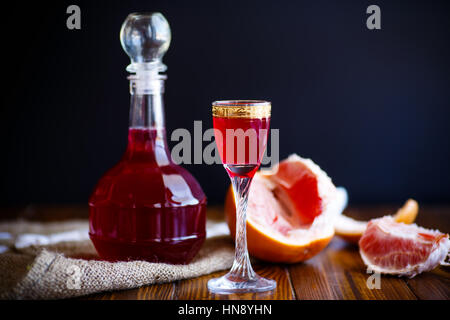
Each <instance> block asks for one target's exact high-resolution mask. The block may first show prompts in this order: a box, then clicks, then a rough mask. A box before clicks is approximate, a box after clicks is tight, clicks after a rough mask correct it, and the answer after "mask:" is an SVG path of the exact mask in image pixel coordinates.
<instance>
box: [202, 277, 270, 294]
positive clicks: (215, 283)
mask: <svg viewBox="0 0 450 320" xmlns="http://www.w3.org/2000/svg"><path fill="white" fill-rule="evenodd" d="M276 287H277V283H276V282H275V281H274V280H270V279H266V278H263V277H260V276H258V275H257V274H256V275H255V276H254V277H252V278H251V279H239V278H236V277H234V276H233V275H232V274H230V273H227V274H226V275H224V276H223V277H220V278H216V279H211V280H209V281H208V289H209V291H211V292H212V293H218V294H231V293H245V292H264V291H270V290H273V289H275V288H276Z"/></svg>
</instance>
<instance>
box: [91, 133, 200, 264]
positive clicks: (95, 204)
mask: <svg viewBox="0 0 450 320" xmlns="http://www.w3.org/2000/svg"><path fill="white" fill-rule="evenodd" d="M165 141H166V140H165V130H164V129H150V128H130V129H129V133H128V147H127V151H126V152H125V154H124V156H123V158H122V160H121V161H120V162H119V163H118V164H117V165H116V166H114V167H113V168H112V169H110V170H109V171H108V172H107V173H106V174H105V175H104V176H103V177H102V178H101V179H100V181H99V182H98V184H97V186H96V188H95V189H94V192H93V194H92V195H91V198H90V199H89V220H90V225H89V228H90V232H89V234H90V237H91V240H92V242H93V243H94V245H95V248H96V249H97V252H98V253H99V255H100V257H101V258H103V259H105V260H109V261H124V260H146V261H151V262H166V263H172V264H186V263H188V262H190V261H191V260H192V258H193V257H194V256H195V255H196V254H197V252H198V251H199V250H200V247H201V245H202V244H203V242H204V239H205V236H206V232H205V228H206V197H205V195H204V193H203V191H202V189H201V187H200V185H199V184H198V182H197V181H196V180H195V178H194V177H193V176H192V175H191V174H190V173H189V172H188V171H186V170H185V169H183V168H182V167H180V166H178V165H176V164H174V163H173V162H172V160H171V159H170V157H169V156H168V155H169V152H168V150H167V147H166V142H165Z"/></svg>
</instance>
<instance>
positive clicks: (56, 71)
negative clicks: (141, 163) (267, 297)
mask: <svg viewBox="0 0 450 320" xmlns="http://www.w3.org/2000/svg"><path fill="white" fill-rule="evenodd" d="M70 4H77V5H79V6H80V7H81V12H82V18H81V25H82V29H81V30H78V31H77V30H75V31H71V30H68V29H67V28H66V19H67V17H68V15H67V14H66V8H67V6H69V5H70ZM370 4H377V5H379V6H380V7H381V20H382V30H376V31H370V30H368V29H367V28H366V19H367V16H368V15H367V14H366V13H365V12H366V8H367V7H368V6H369V5H370ZM134 11H160V12H162V13H163V14H164V15H165V17H166V18H167V19H168V20H169V23H170V25H171V28H172V44H171V46H170V49H169V51H168V53H167V55H166V56H165V58H164V62H165V63H166V64H167V65H168V67H169V69H168V71H167V74H168V76H169V79H168V81H167V82H166V94H165V103H166V123H167V129H168V133H169V135H170V133H171V132H172V130H174V129H175V128H187V129H189V130H191V131H193V121H194V120H203V123H204V129H206V128H209V127H210V126H211V125H212V123H211V122H212V121H211V111H210V103H211V102H212V101H214V100H219V99H266V100H270V101H272V106H273V107H272V108H273V112H272V124H271V126H272V128H279V129H280V140H281V141H280V143H281V145H280V153H281V158H284V157H286V156H288V155H289V154H290V153H293V152H296V153H298V154H300V155H301V156H304V157H310V158H312V159H313V160H314V161H315V162H316V163H318V164H319V165H320V166H321V167H322V168H323V169H324V170H326V171H327V172H328V174H329V175H330V176H331V177H332V178H333V180H334V182H335V184H336V185H343V186H345V187H347V189H348V190H349V193H350V200H351V201H352V202H353V203H364V202H367V203H377V202H402V201H403V200H405V199H406V198H408V197H414V198H416V199H418V200H419V201H420V202H449V200H450V187H449V185H450V166H449V160H450V126H449V124H448V122H449V120H450V105H449V102H450V90H449V89H450V87H449V83H450V82H449V80H450V62H449V58H450V44H449V39H450V19H449V14H450V5H449V2H445V1H442V2H440V1H262V0H260V1H257V2H246V1H237V2H236V1H202V2H199V1H70V2H69V1H33V2H29V3H28V2H23V1H15V2H9V4H8V5H6V4H5V3H2V19H1V20H2V22H1V23H2V51H3V58H2V68H3V70H4V73H3V75H2V78H3V80H4V84H3V85H2V88H3V89H2V107H1V119H2V125H1V137H2V140H3V141H2V150H3V152H2V156H1V168H2V179H1V190H0V191H1V192H0V194H1V196H0V197H1V198H0V201H1V204H2V205H13V204H18V203H21V204H27V203H65V202H67V203H75V202H81V203H87V199H88V197H89V194H90V192H91V191H92V189H93V187H94V185H95V183H96V181H97V180H98V179H99V178H100V176H101V175H102V174H103V173H104V172H105V171H106V170H107V169H108V168H110V167H111V166H113V165H114V164H115V163H116V162H117V161H118V160H119V158H120V157H121V154H122V153H123V151H124V150H125V147H126V139H127V125H128V111H129V110H128V108H129V92H128V82H127V80H126V76H127V73H126V71H125V67H126V66H127V65H128V63H129V59H128V57H127V56H126V55H125V53H124V52H123V51H122V48H121V46H120V42H119V30H120V26H121V24H122V22H123V20H124V19H125V18H126V16H127V14H128V13H130V12H134ZM171 145H173V144H171ZM205 145H206V144H205ZM187 168H188V169H189V170H190V171H191V172H192V173H193V174H194V175H195V177H196V178H197V179H198V180H199V182H200V183H201V185H202V186H203V189H204V191H205V193H206V194H207V196H208V198H209V201H210V203H219V202H221V201H222V199H223V196H224V192H225V190H226V188H227V185H228V178H227V176H226V173H225V171H224V169H223V168H222V167H221V166H220V165H214V166H207V165H191V166H187Z"/></svg>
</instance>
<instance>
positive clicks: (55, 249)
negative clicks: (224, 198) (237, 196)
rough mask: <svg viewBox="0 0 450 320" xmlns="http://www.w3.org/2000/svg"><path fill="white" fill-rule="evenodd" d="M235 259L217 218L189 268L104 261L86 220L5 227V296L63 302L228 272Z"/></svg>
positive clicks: (0, 254)
mask: <svg viewBox="0 0 450 320" xmlns="http://www.w3.org/2000/svg"><path fill="white" fill-rule="evenodd" d="M233 258H234V247H233V244H232V241H231V238H230V236H229V234H228V230H227V227H226V225H225V223H224V222H217V221H212V220H211V221H208V223H207V239H206V240H205V243H204V245H203V247H202V249H201V250H200V252H199V253H198V254H197V256H196V257H195V258H194V260H193V261H192V262H191V263H190V264H188V265H169V264H164V263H149V262H145V261H130V262H115V263H111V262H106V261H101V260H99V258H98V256H97V253H96V251H95V248H94V246H93V245H92V243H91V241H90V240H89V237H88V222H87V221H69V222H58V223H36V222H27V221H13V222H7V223H0V298H1V299H61V298H70V297H77V296H83V295H87V294H91V293H96V292H102V291H110V290H122V289H130V288H136V287H140V286H143V285H148V284H153V283H164V282H171V281H176V280H181V279H188V278H193V277H198V276H201V275H205V274H209V273H212V272H215V271H219V270H224V269H228V268H230V267H231V264H232V262H233Z"/></svg>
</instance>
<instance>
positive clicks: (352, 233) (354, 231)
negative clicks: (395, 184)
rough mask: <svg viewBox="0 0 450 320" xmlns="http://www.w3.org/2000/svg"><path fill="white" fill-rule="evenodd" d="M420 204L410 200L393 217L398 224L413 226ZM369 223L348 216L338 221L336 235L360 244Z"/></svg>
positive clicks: (343, 216) (341, 217)
mask: <svg viewBox="0 0 450 320" xmlns="http://www.w3.org/2000/svg"><path fill="white" fill-rule="evenodd" d="M418 212H419V204H418V203H417V201H415V200H414V199H408V200H407V201H406V202H405V204H404V205H403V206H402V207H401V208H400V209H398V210H397V212H396V213H395V214H394V215H393V217H394V220H395V221H396V222H403V223H405V224H411V223H413V222H414V221H415V220H416V217H417V214H418ZM367 224H368V221H359V220H356V219H353V218H350V217H348V216H346V215H341V216H339V217H338V218H337V219H336V223H335V232H336V235H338V236H339V237H341V238H343V239H344V240H346V241H348V242H351V243H358V241H359V239H360V238H361V236H362V234H363V233H364V231H365V230H366V228H367Z"/></svg>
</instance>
